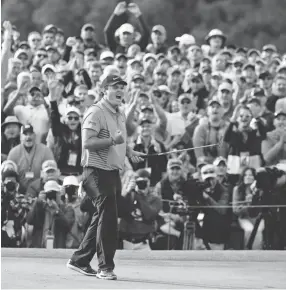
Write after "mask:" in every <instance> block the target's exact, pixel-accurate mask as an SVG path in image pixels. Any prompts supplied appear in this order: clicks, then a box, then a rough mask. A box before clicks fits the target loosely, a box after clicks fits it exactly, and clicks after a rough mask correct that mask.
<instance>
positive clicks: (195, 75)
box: [190, 72, 203, 81]
mask: <svg viewBox="0 0 286 290" xmlns="http://www.w3.org/2000/svg"><path fill="white" fill-rule="evenodd" d="M190 79H191V80H198V81H202V80H203V77H202V75H201V74H200V73H198V72H192V73H191V75H190Z"/></svg>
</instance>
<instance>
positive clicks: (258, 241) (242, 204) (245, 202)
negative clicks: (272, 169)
mask: <svg viewBox="0 0 286 290" xmlns="http://www.w3.org/2000/svg"><path fill="white" fill-rule="evenodd" d="M255 174H256V173H255V169H253V168H251V167H246V168H245V169H244V170H243V172H242V174H241V175H240V180H239V182H238V185H237V186H236V187H235V188H234V189H233V198H232V208H233V213H234V214H235V215H236V216H237V217H238V222H239V225H240V226H241V228H242V229H243V230H244V247H245V248H246V246H247V243H248V241H249V238H250V235H251V233H252V231H253V228H254V224H255V220H256V217H257V214H258V212H257V208H251V203H252V199H253V192H252V189H251V185H252V184H253V183H254V181H255ZM263 229H264V221H263V220H262V222H261V223H260V224H259V227H258V231H257V234H256V237H255V240H254V243H253V246H252V249H254V250H261V249H262V242H263V237H262V234H263Z"/></svg>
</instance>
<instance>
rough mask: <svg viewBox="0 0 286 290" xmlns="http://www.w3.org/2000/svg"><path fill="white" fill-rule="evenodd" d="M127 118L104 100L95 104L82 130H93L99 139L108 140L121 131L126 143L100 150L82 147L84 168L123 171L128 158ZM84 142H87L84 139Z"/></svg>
mask: <svg viewBox="0 0 286 290" xmlns="http://www.w3.org/2000/svg"><path fill="white" fill-rule="evenodd" d="M125 121H126V117H125V115H124V113H123V112H122V111H121V110H118V111H116V110H115V109H114V108H112V107H111V106H110V105H109V104H108V103H107V102H106V101H105V100H104V99H102V100H101V101H100V102H98V103H97V104H94V105H93V106H91V107H90V108H88V110H87V111H86V113H85V115H84V117H83V123H82V130H86V129H90V130H93V131H94V133H95V135H94V136H96V137H97V138H100V139H106V138H110V137H113V138H114V136H115V134H116V131H118V130H120V131H121V132H122V135H123V137H124V139H125V142H124V143H123V144H120V145H116V146H110V147H108V148H105V149H100V150H94V151H93V150H88V149H84V146H82V150H83V151H82V166H83V167H96V168H100V169H103V170H122V169H123V167H124V161H125V156H126V138H127V135H126V125H125ZM82 142H85V140H84V139H82Z"/></svg>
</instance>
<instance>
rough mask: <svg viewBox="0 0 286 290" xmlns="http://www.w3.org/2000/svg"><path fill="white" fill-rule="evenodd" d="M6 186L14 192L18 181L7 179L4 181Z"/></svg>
mask: <svg viewBox="0 0 286 290" xmlns="http://www.w3.org/2000/svg"><path fill="white" fill-rule="evenodd" d="M4 187H5V188H6V190H7V191H9V192H13V191H15V190H16V188H17V183H16V182H14V181H12V180H7V181H5V182H4Z"/></svg>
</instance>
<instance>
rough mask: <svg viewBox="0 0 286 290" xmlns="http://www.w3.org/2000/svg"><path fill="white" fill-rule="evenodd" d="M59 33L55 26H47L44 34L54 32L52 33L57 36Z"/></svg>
mask: <svg viewBox="0 0 286 290" xmlns="http://www.w3.org/2000/svg"><path fill="white" fill-rule="evenodd" d="M57 31H58V29H57V27H56V26H55V25H54V24H48V25H47V26H45V28H44V30H43V33H45V32H52V33H54V34H56V33H57Z"/></svg>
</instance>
